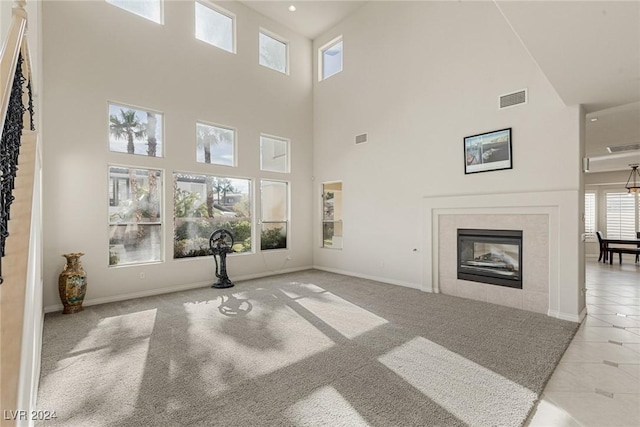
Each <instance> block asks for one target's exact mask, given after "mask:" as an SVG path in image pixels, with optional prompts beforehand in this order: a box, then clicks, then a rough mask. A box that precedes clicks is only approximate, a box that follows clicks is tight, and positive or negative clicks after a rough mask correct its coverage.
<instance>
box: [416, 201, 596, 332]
mask: <svg viewBox="0 0 640 427" xmlns="http://www.w3.org/2000/svg"><path fill="white" fill-rule="evenodd" d="M579 194H580V193H579V192H578V191H577V190H566V191H549V192H522V193H501V194H473V195H465V196H433V197H430V196H427V197H424V198H423V204H422V207H423V246H422V247H423V257H424V258H423V263H422V265H423V275H422V287H421V289H422V290H423V291H426V292H436V293H438V292H439V291H440V289H439V283H438V280H439V279H438V278H439V272H438V268H439V267H438V266H439V259H438V247H439V242H438V230H439V217H440V215H488V214H515V215H518V214H521V215H522V214H546V215H548V216H549V309H548V312H547V314H548V315H549V316H552V317H556V318H560V319H565V320H570V321H574V322H579V321H581V320H582V317H583V313H581V312H580V310H579V306H580V304H579V298H584V295H582V294H581V293H580V289H582V288H583V287H584V283H583V284H582V285H580V284H579V282H580V277H581V275H580V274H579V269H580V268H584V265H583V264H581V263H580V262H579V257H580V256H581V254H582V251H581V250H580V249H581V247H580V245H581V241H580V229H579V224H578V219H579V212H578V205H579V204H578V200H579V199H578V198H579ZM563 254H564V256H562V255H563ZM582 277H584V276H583V275H582ZM583 306H584V304H583Z"/></svg>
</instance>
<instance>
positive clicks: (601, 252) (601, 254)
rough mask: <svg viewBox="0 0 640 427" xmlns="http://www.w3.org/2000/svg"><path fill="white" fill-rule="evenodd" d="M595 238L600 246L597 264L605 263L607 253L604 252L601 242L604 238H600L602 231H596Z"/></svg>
mask: <svg viewBox="0 0 640 427" xmlns="http://www.w3.org/2000/svg"><path fill="white" fill-rule="evenodd" d="M596 236H598V243H599V244H600V256H599V257H598V262H600V261H602V262H607V256H608V253H607V251H606V250H605V247H604V242H603V241H602V239H603V238H604V237H603V236H602V231H596Z"/></svg>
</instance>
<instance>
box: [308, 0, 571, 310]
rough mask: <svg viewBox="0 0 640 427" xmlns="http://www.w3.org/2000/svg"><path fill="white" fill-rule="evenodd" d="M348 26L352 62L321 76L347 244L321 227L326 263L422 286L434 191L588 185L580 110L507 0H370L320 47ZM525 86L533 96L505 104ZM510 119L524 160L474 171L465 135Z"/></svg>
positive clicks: (319, 142)
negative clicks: (359, 138)
mask: <svg viewBox="0 0 640 427" xmlns="http://www.w3.org/2000/svg"><path fill="white" fill-rule="evenodd" d="M340 35H342V38H343V49H344V70H343V71H342V72H340V73H338V74H336V75H334V76H332V77H329V78H328V79H326V80H323V81H318V79H317V78H316V79H315V80H314V82H315V83H314V176H315V183H316V186H315V188H314V190H315V192H316V194H318V192H319V191H320V184H321V183H322V182H326V181H337V180H340V181H343V205H344V211H343V233H344V239H343V242H344V248H343V249H342V250H332V249H323V248H322V247H321V246H322V244H321V243H322V242H321V239H322V236H321V233H320V226H317V230H316V232H315V235H314V237H315V246H314V264H315V265H316V266H317V267H319V268H325V269H328V270H335V271H344V272H349V273H351V274H355V275H361V276H368V277H374V278H378V279H380V280H382V281H386V282H390V283H398V284H402V285H407V286H414V287H420V284H421V282H422V281H423V277H422V269H421V261H420V260H421V255H420V254H419V253H418V252H420V251H421V250H423V249H424V248H423V245H425V244H430V243H429V242H423V241H422V239H421V236H422V233H421V229H422V228H423V227H425V226H426V225H425V224H423V223H422V220H421V219H422V215H421V212H420V210H421V200H422V199H423V198H424V197H435V196H450V195H453V196H455V195H460V196H462V195H476V196H477V195H482V194H507V193H527V192H538V193H539V192H553V191H573V192H574V193H575V194H577V193H578V192H579V191H580V164H581V163H580V114H581V112H580V108H579V106H574V107H567V106H565V105H564V103H563V102H562V101H561V99H560V98H559V96H558V95H557V93H556V92H555V90H554V89H553V87H552V86H551V85H550V83H549V82H548V80H547V79H546V77H545V76H544V74H543V73H542V72H541V70H540V69H539V67H538V66H537V65H536V63H535V62H534V60H533V59H532V58H531V57H530V55H529V54H528V53H527V51H526V49H525V48H524V47H523V45H522V44H521V42H520V41H519V39H518V37H517V36H516V35H515V34H514V33H513V31H512V29H511V28H510V26H509V25H508V23H507V22H506V21H505V19H504V18H503V16H502V15H501V13H500V12H499V10H498V9H497V7H496V6H495V4H493V2H369V3H367V4H366V5H365V6H363V7H362V8H360V9H358V11H357V12H355V13H354V14H352V15H351V16H349V17H348V18H347V19H346V20H344V21H342V22H341V23H340V24H338V25H337V26H336V27H335V28H333V29H331V30H330V31H328V32H326V33H325V34H323V35H322V36H321V37H319V38H317V39H316V40H314V49H316V50H317V49H318V48H319V47H321V46H323V45H324V44H325V43H327V42H328V41H329V40H332V39H334V38H335V37H337V36H340ZM314 59H316V57H315V56H314ZM316 60H317V59H316ZM315 65H316V69H317V65H318V64H317V63H316V64H315ZM316 77H317V76H316ZM525 88H526V89H527V90H528V103H527V104H524V105H519V106H515V107H511V108H506V109H503V110H499V109H498V98H499V96H500V95H504V94H507V93H511V92H514V91H518V90H521V89H525ZM504 128H512V130H513V135H512V153H513V168H512V169H508V170H500V171H493V172H485V173H476V174H469V175H465V173H464V154H463V138H464V137H465V136H471V135H476V134H479V133H484V132H489V131H493V130H498V129H504ZM365 132H366V133H368V142H367V143H364V144H359V145H355V144H354V139H355V135H359V134H362V133H365ZM316 200H317V202H316V205H315V210H314V215H315V218H316V224H320V216H321V207H320V203H319V200H320V198H319V197H316ZM574 203H576V205H575V209H573V208H572V209H571V211H572V212H574V211H575V224H576V226H575V230H570V231H569V232H568V233H567V232H565V233H563V235H562V239H565V241H562V242H560V246H561V247H563V248H573V249H572V251H569V252H566V253H562V254H561V256H563V257H571V263H572V264H574V265H575V268H572V269H571V274H570V275H569V276H568V277H564V278H563V284H562V286H565V287H567V289H565V290H564V291H563V292H566V293H567V294H568V296H569V298H570V299H571V300H573V303H572V305H571V306H570V307H565V308H566V311H567V312H570V313H571V314H572V315H575V314H576V312H577V311H578V304H577V297H576V295H577V294H578V290H579V287H580V282H579V281H580V277H579V266H578V264H579V262H578V261H577V260H575V259H573V258H574V257H576V256H578V255H577V253H576V252H577V251H578V246H579V245H580V243H579V242H580V234H579V225H578V224H579V220H578V215H579V212H580V211H579V210H578V208H579V206H578V204H577V201H576V202H574ZM567 279H568V280H567Z"/></svg>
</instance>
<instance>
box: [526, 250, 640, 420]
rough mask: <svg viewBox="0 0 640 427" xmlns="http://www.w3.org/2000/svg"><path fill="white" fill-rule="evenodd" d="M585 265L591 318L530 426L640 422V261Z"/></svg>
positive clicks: (569, 349) (631, 260)
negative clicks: (638, 262)
mask: <svg viewBox="0 0 640 427" xmlns="http://www.w3.org/2000/svg"><path fill="white" fill-rule="evenodd" d="M586 264H587V275H586V282H587V286H586V287H587V317H586V318H585V320H584V322H583V323H582V325H581V326H580V329H579V330H578V332H577V333H576V336H575V337H574V339H573V341H572V342H571V344H570V345H569V348H568V349H567V351H566V353H565V354H564V356H563V357H562V360H561V361H560V364H559V365H558V367H557V368H556V370H555V372H554V374H553V376H552V377H551V379H550V380H549V382H548V383H547V387H546V388H545V390H544V393H543V395H542V400H541V401H540V404H539V405H538V407H537V409H536V412H535V413H534V414H533V416H532V417H531V418H530V422H529V424H528V426H529V427H540V426H549V427H565V426H567V427H569V426H571V427H573V426H594V427H605V426H624V427H637V426H640V265H639V264H634V262H633V258H629V259H627V260H625V259H623V263H622V265H620V264H617V263H614V264H613V265H609V264H603V263H598V262H597V261H596V260H595V259H593V260H592V259H588V260H587V263H586Z"/></svg>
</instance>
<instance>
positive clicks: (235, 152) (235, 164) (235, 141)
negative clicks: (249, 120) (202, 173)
mask: <svg viewBox="0 0 640 427" xmlns="http://www.w3.org/2000/svg"><path fill="white" fill-rule="evenodd" d="M198 125H204V126H210V127H215V128H218V129H225V130H230V131H233V162H232V163H231V164H230V165H223V164H222V163H213V162H212V163H206V162H204V161H202V162H199V161H198V157H197V150H198ZM195 139H196V163H201V164H204V165H215V166H223V167H228V168H235V167H238V129H237V128H235V127H233V126H227V125H221V124H219V123H212V122H207V121H204V120H196V138H195Z"/></svg>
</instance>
